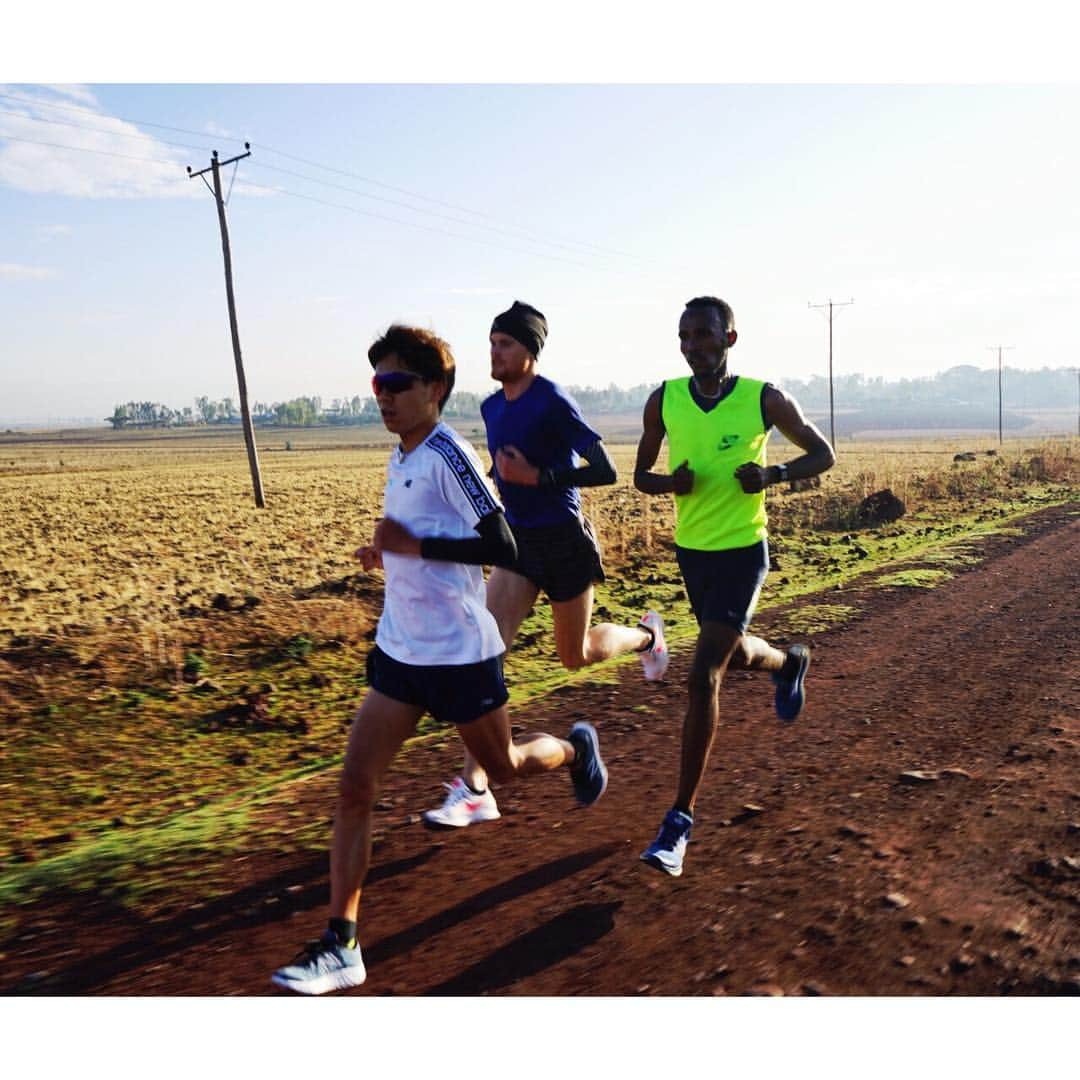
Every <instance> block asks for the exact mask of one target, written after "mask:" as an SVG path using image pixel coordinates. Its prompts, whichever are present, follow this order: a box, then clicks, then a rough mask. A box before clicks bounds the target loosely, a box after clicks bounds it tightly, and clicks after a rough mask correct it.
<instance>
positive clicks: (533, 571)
mask: <svg viewBox="0 0 1080 1080" xmlns="http://www.w3.org/2000/svg"><path fill="white" fill-rule="evenodd" d="M511 528H512V529H513V533H514V540H515V541H516V542H517V549H518V554H517V561H516V562H515V563H514V565H513V566H512V567H510V569H511V570H512V571H513V572H514V573H515V574H520V575H521V576H522V577H524V578H528V579H529V581H531V582H532V583H533V584H534V585H535V586H536V587H537V588H538V589H540V590H542V591H543V592H546V593H547V594H548V599H549V600H554V601H555V602H556V603H559V602H560V601H563V600H573V599H574V597H575V596H580V595H581V594H582V593H583V592H584V591H585V590H586V589H588V588H589V587H590V586H591V585H592V584H593V583H594V582H599V581H603V580H604V564H603V562H602V561H601V558H600V542H599V541H598V540H597V539H596V533H595V531H594V530H593V527H592V523H591V522H590V521H589V519H588V518H587V517H585V516H584V515H582V516H581V517H579V518H578V517H574V518H570V519H568V520H567V521H560V522H559V523H558V524H557V525H543V526H541V527H539V528H536V529H527V528H524V527H519V526H511Z"/></svg>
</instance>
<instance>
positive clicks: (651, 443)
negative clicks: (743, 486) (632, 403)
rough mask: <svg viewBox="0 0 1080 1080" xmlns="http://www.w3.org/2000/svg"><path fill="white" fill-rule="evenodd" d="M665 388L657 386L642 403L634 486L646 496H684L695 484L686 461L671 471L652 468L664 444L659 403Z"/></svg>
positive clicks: (662, 422)
mask: <svg viewBox="0 0 1080 1080" xmlns="http://www.w3.org/2000/svg"><path fill="white" fill-rule="evenodd" d="M663 397H664V388H663V387H662V386H661V387H658V388H657V389H656V390H654V391H653V392H652V393H651V394H650V395H649V400H648V401H646V402H645V412H644V415H643V416H642V420H641V424H642V432H641V440H640V441H639V442H638V448H637V461H636V462H635V463H634V487H636V488H637V489H638V491H643V492H644V493H645V494H646V495H673V494H674V495H685V494H687V493H688V492H689V491H690V489H691V488H692V487H693V484H694V474H693V473H692V472H691V471H690V469H689V467H688V463H687V462H685V461H684V462H683V463H682V464H681V465H680V466H679V467H678V468H677V469H676V470H675V471H674V472H672V473H656V472H653V471H652V467H653V466H654V465H655V464H656V459H657V458H658V457H659V456H660V447H661V446H663V444H664V434H665V432H664V421H663V419H662V417H661V415H660V402H661V401H662V400H663Z"/></svg>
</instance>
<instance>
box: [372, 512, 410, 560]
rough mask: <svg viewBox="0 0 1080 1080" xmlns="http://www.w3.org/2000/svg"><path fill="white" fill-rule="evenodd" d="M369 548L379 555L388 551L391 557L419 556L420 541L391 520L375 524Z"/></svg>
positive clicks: (385, 519)
mask: <svg viewBox="0 0 1080 1080" xmlns="http://www.w3.org/2000/svg"><path fill="white" fill-rule="evenodd" d="M371 546H372V547H373V548H374V549H375V550H376V551H377V552H379V553H380V554H382V552H384V551H389V552H390V553H391V554H393V555H416V556H419V555H420V540H419V539H418V538H417V537H415V536H413V534H412V533H411V532H409V530H408V529H406V528H405V526H404V525H402V524H401V522H400V521H395V520H394V519H393V518H382V519H381V520H380V521H378V522H376V524H375V535H374V536H373V537H372V538H371Z"/></svg>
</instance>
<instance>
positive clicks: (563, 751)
mask: <svg viewBox="0 0 1080 1080" xmlns="http://www.w3.org/2000/svg"><path fill="white" fill-rule="evenodd" d="M458 731H459V732H460V733H461V737H462V739H463V740H464V741H465V745H466V746H467V747H468V748H469V753H470V754H472V755H473V756H474V757H475V758H476V760H477V761H478V762H479V763H480V765H481V766H482V767H483V768H484V769H485V770H486V772H487V773H488V775H490V776H491V777H492V778H493V779H494V780H495V781H496V782H498V783H508V782H509V781H511V780H516V779H518V778H524V777H527V776H535V775H536V774H537V773H542V772H550V771H551V770H552V769H558V768H561V767H562V766H564V765H566V766H569V768H570V777H571V780H572V781H573V784H574V794H575V796H576V797H577V800H578V802H579V803H581V804H582V805H584V806H591V805H592V804H593V803H594V802H596V800H597V799H599V798H600V796H601V795H603V793H604V791H605V789H606V788H607V769H606V767H605V766H604V763H603V761H602V760H601V758H600V746H599V742H598V740H597V737H596V731H595V729H594V728H593V726H592V725H591V724H585V723H578V724H575V725H574V726H573V727H572V728H571V729H570V734H569V736H568V737H567V738H566V739H559V738H556V737H555V736H554V735H546V734H533V735H521V736H519V737H518V738H516V739H511V736H510V715H509V713H508V712H507V709H506V706H505V705H504V706H501V707H500V708H498V709H494V710H492V711H491V712H489V713H486V714H485V715H484V716H481V717H479V718H478V719H476V720H473V721H471V722H469V723H467V724H459V725H458Z"/></svg>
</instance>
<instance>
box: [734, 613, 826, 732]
mask: <svg viewBox="0 0 1080 1080" xmlns="http://www.w3.org/2000/svg"><path fill="white" fill-rule="evenodd" d="M728 666H729V667H732V668H741V669H742V670H744V671H769V672H772V679H773V682H774V683H775V684H776V693H775V704H776V714H777V716H779V717H780V719H781V720H786V721H788V722H789V723H790V722H791V721H792V720H794V719H795V718H796V717H797V716H798V715H799V713H801V712H802V709H803V705H804V704H805V703H806V690H805V689H804V686H803V682H804V680H805V679H806V673H807V671H808V670H809V668H810V650H809V649H808V648H807V647H806V646H805V645H792V646H791V647H790V648H789V649H788V650H787V652H783V651H781V650H780V649H775V648H773V646H772V645H770V644H769V643H768V642H767V641H763V640H762V639H761V638H759V637H752V636H751V635H749V634H743V636H742V638H741V639H740V640H739V645H738V648H736V650H735V652H734V653H733V654H732V656H731V662H730V664H729V665H728Z"/></svg>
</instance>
